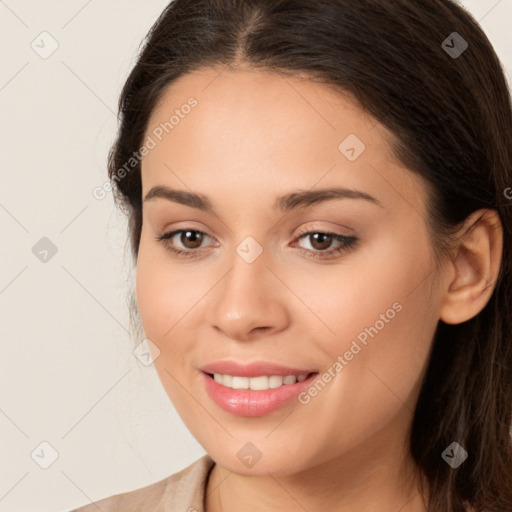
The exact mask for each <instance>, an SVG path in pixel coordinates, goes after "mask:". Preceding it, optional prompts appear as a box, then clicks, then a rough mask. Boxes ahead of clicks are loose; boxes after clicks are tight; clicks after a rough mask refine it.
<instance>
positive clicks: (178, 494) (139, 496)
mask: <svg viewBox="0 0 512 512" xmlns="http://www.w3.org/2000/svg"><path fill="white" fill-rule="evenodd" d="M214 465H215V461H214V460H213V459H212V458H211V457H210V456H209V455H208V454H206V455H203V456H202V457H201V458H200V459H198V460H196V461H195V462H193V463H192V464H190V466H187V467H186V468H185V469H182V470H181V471H179V472H178V473H174V474H173V475H171V476H168V477H167V478H164V479H163V480H160V481H159V482H155V483H153V484H150V485H148V486H146V487H142V488H140V489H136V490H135V491H130V492H125V493H122V494H116V495H114V496H110V497H109V498H104V499H102V500H100V501H96V502H93V503H91V504H89V505H86V506H84V507H81V508H77V509H74V510H72V511H71V512H98V511H99V510H101V511H102V512H204V507H205V495H206V486H207V483H208V477H209V475H210V471H211V469H212V468H213V466H214Z"/></svg>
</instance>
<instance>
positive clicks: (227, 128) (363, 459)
mask: <svg viewBox="0 0 512 512" xmlns="http://www.w3.org/2000/svg"><path fill="white" fill-rule="evenodd" d="M191 96H193V97H194V98H196V99H197V101H198V104H197V106H196V107H195V108H194V109H192V111H191V112H190V113H189V114H188V115H187V116H184V118H183V119H180V122H179V124H178V125H176V126H175V127H174V129H173V130H172V131H170V132H169V134H168V135H166V136H165V137H163V139H162V141H160V142H159V143H158V144H157V146H156V147H155V148H154V149H152V150H151V151H150V152H149V153H148V154H147V156H145V157H144V159H143V161H142V185H143V197H145V195H146V194H147V192H148V191H149V190H150V189H151V188H152V187H154V186H157V185H166V186H168V187H171V188H177V189H182V190H187V191H194V192H196V193H199V194H202V195H204V196H207V197H208V198H209V199H210V201H211V202H212V204H213V207H214V210H215V213H209V212H203V211H200V210H198V209H195V208H192V207H190V206H185V205H181V204H178V203H174V202H171V201H169V200H167V199H162V198H157V199H153V200H151V201H147V202H145V203H144V205H143V227H142V233H141V241H140V249H139V254H138V262H137V299H138V305H139V311H140V316H141V320H142V323H143V326H144V331H145V334H146V336H147V338H149V339H150V340H151V341H152V342H153V343H154V344H155V346H157V347H158V349H159V351H160V353H159V354H156V351H154V355H155V357H156V356H158V357H156V359H155V362H154V364H155V367H156V369H157V372H158V375H159V378H160V380H161V382H162V385H163V386H164V388H165V390H166V392H167V394H168V396H169V398H170V399H171V401H172V402H173V404H174V406H175V408H176V410H177V411H178V413H179V415H180V417H181V418H182V420H183V421H184V423H185V424H186V425H187V427H188V428H189V429H190V431H191V433H192V434H193V435H194V436H195V438H196V439H197V440H198V441H199V443H201V445H202V446H203V447H204V449H205V450H206V451H207V452H208V453H209V454H210V455H211V456H212V458H213V459H214V460H215V461H216V465H215V466H214V468H213V470H212V473H211V476H210V479H209V482H208V488H207V498H206V510H207V511H208V512H217V511H223V512H231V511H233V512H234V511H238V510H244V511H254V512H256V511H269V510H287V511H299V510H300V511H303V510H310V511H313V510H337V511H341V512H345V511H351V512H354V511H379V512H385V511H393V512H396V511H397V510H401V511H403V512H405V511H424V510H426V508H425V506H424V505H423V502H422V499H421V496H420V494H419V490H418V478H417V475H416V473H415V467H414V464H413V463H412V459H411V458H410V455H409V451H408V431H409V427H410V423H411V420H412V416H413V410H414V407H415V404H416V401H417V397H418V393H419V390H420V382H421V378H422V376H423V373H424V371H425V369H426V365H427V362H428V354H429V350H430V348H431V344H432V340H433V335H434V332H435V328H436V326H437V323H438V321H439V319H443V320H444V321H446V322H447V323H459V322H463V321H465V320H467V319H469V318H471V317H473V316H474V315H476V314H477V313H478V312H479V311H480V310H481V309H482V308H483V307H484V306H485V304H486V303H487V301H488V300H489V298H490V296H491V294H492V291H493V283H494V282H495V279H496V277H497V272H498V269H499V264H500V257H501V250H502V234H501V233H502V230H501V225H500V223H499V218H498V217H497V215H495V214H494V212H492V211H487V212H485V213H486V215H484V217H483V218H482V220H481V221H480V223H479V224H478V225H477V226H476V228H475V229H474V230H473V232H472V235H471V237H469V238H468V239H467V240H466V239H465V238H461V240H460V242H458V245H456V246H454V250H453V253H452V257H451V258H450V259H449V260H447V261H446V262H445V263H444V264H443V265H442V266H441V267H440V268H436V266H435V263H434V259H433V249H432V247H431V245H430V239H429V235H428V232H427V225H426V207H427V204H428V197H427V189H426V184H425V182H424V181H423V180H422V178H420V177H419V176H417V175H416V174H414V173H412V172H411V171H410V170H408V169H406V168H404V167H403V166H401V165H400V164H399V163H398V162H397V161H396V160H395V159H394V158H393V155H392V153H391V149H390V145H389V141H390V140H391V137H392V135H391V134H390V133H389V132H388V131H387V130H386V129H385V128H384V127H383V126H382V125H380V124H378V123H377V122H376V120H375V119H373V118H371V117H370V116H369V114H367V113H365V112H364V111H363V110H361V109H360V108H359V107H358V105H357V104H356V103H355V102H354V101H353V100H352V99H351V97H350V96H348V95H346V94H342V93H340V92H336V91H334V90H333V89H331V88H329V87H328V86H326V85H325V84H320V83H315V82H313V81H310V80H307V79H304V77H302V79H301V78H299V77H297V76H296V77H291V76H287V75H280V74H277V73H271V72H264V71H261V70H258V71H253V70H250V69H248V68H238V69H236V70H235V69H231V70H222V72H221V70H220V69H213V68H212V69H210V68H208V69H202V70H200V71H196V72H194V73H191V74H188V75H185V76H182V77H180V79H178V80H177V81H176V82H174V83H173V84H172V85H171V86H170V87H169V88H168V89H167V90H166V93H165V96H164V97H163V99H162V101H161V102H160V103H159V105H158V106H157V108H156V109H155V110H154V111H153V113H152V116H151V119H150V122H149V124H148V130H147V134H148V135H150V134H151V130H153V129H154V128H155V127H156V126H158V125H159V124H160V123H161V122H165V121H167V120H168V119H169V117H170V115H172V113H173V111H174V110H175V109H176V108H180V106H182V105H183V104H185V103H186V102H187V99H188V98H189V97H191ZM349 134H356V135H357V137H358V138H359V139H360V140H361V141H363V142H364V144H365V145H366V150H365V151H364V152H363V153H362V154H361V155H360V156H359V157H358V158H357V159H356V160H355V161H349V160H348V159H347V158H346V157H345V156H344V155H343V154H342V153H341V152H340V151H339V149H338V146H339V145H340V143H341V142H342V141H343V140H344V139H345V138H346V137H347V136H348V135H349ZM330 186H344V187H348V188H356V189H359V190H361V191H364V192H366V193H368V194H370V195H372V196H373V197H375V198H376V199H378V201H379V202H380V203H381V205H382V206H379V205H377V204H374V203H372V202H369V201H365V200H361V199H336V200H330V201H325V202H321V203H317V204H315V205H314V206H310V207H307V208H302V209H297V210H296V211H291V212H288V213H287V214H283V213H276V212H275V211H274V210H273V209H272V204H273V202H274V200H275V198H276V197H277V196H279V195H282V194H286V193H289V192H292V191H296V190H299V189H300V190H310V189H319V188H324V187H325V188H327V187H330ZM478 213H479V214H480V215H481V214H482V213H483V212H482V211H480V212H478ZM477 217H478V215H476V214H475V215H473V216H472V217H471V218H470V219H469V220H468V224H467V225H469V222H471V221H474V220H476V218H477ZM176 229H185V230H188V229H194V230H198V231H202V232H204V233H206V235H205V236H204V239H203V241H202V243H201V242H199V245H200V248H199V249H194V247H197V244H196V245H194V243H193V241H190V239H188V238H185V237H184V236H180V234H178V235H176V236H175V237H174V238H173V239H172V241H173V243H174V244H175V246H178V247H179V248H180V249H182V250H185V251H186V250H187V249H189V250H190V251H194V250H195V251H197V252H198V253H201V251H202V253H201V255H198V256H195V257H191V258H183V257H181V258H180V257H179V256H176V255H174V254H173V253H172V252H171V251H170V249H169V248H166V246H165V245H164V244H163V243H162V242H158V241H157V240H156V237H157V236H159V235H162V234H163V233H167V232H170V231H172V230H176ZM301 229H302V230H303V231H312V232H313V233H315V232H320V233H322V232H326V231H327V232H329V231H332V232H336V233H337V234H341V235H346V236H350V235H354V236H356V237H357V238H358V239H359V242H358V244H357V245H356V247H355V248H353V249H349V250H346V251H344V252H340V253H335V254H332V255H331V256H330V257H327V258H325V259H320V258H312V257H308V254H310V255H311V254H313V253H316V254H320V255H321V253H322V245H321V244H320V243H318V242H316V243H315V239H314V238H313V237H312V236H306V237H303V238H302V239H301V240H300V239H298V236H297V234H298V233H299V230H301ZM463 230H464V228H463V229H461V232H462V231H463ZM248 236H251V237H253V238H254V239H255V240H256V241H257V242H258V243H259V245H260V246H261V248H262V249H263V252H262V254H261V255H260V256H259V257H258V258H257V259H256V260H255V261H254V262H252V263H250V264H249V263H247V262H246V261H245V260H244V259H242V258H241V257H240V256H239V255H238V254H237V252H236V248H237V247H238V245H239V244H240V243H241V242H242V241H243V240H244V239H245V238H246V237H248ZM329 240H331V243H330V244H329ZM339 246H340V244H339V243H338V242H336V240H335V239H328V240H327V242H326V243H325V244H324V247H326V249H325V248H324V249H323V250H324V252H325V250H329V249H332V248H337V247H339ZM308 251H309V253H308ZM394 303H399V304H400V305H401V307H402V309H401V310H400V312H397V313H396V315H395V316H394V318H393V319H392V320H389V321H388V322H386V323H385V326H384V327H383V328H382V329H381V330H379V332H378V334H377V335H375V336H374V337H373V338H371V337H369V338H368V342H367V345H366V346H363V345H361V344H360V345H361V346H362V349H361V350H360V351H359V352H358V353H357V355H355V356H354V357H353V359H352V360H351V361H349V362H348V364H347V365H346V366H344V368H343V370H342V371H341V372H339V373H338V374H337V375H336V377H335V378H333V379H332V380H331V382H330V383H328V384H327V385H326V386H325V388H324V389H323V390H322V391H321V392H319V393H318V394H317V396H315V397H313V398H311V400H310V402H309V403H307V404H304V405H303V404H300V403H298V402H295V401H294V402H293V403H292V404H290V405H287V406H286V407H283V408H281V409H278V410H277V411H275V412H273V413H271V414H268V415H265V416H259V417H238V416H235V415H232V414H230V413H228V412H226V411H223V410H222V409H220V408H219V407H218V406H217V405H216V404H215V403H214V402H213V401H212V400H211V399H210V398H209V396H208V395H207V393H206V390H205V389H204V387H203V386H202V384H201V379H200V378H199V377H200V372H199V368H200V367H202V366H203V365H205V364H207V363H209V362H212V361H215V360H219V359H234V360H238V361H243V362H251V361H254V360H260V359H263V360H269V361H272V362H276V363H282V364H285V365H289V366H294V367H298V368H308V369H309V368H311V369H315V370H318V371H320V373H322V372H324V371H326V370H327V369H328V368H329V367H332V366H333V363H334V362H335V361H336V358H337V356H338V355H343V354H344V353H345V352H346V351H347V350H349V348H350V346H351V343H352V341H353V340H356V339H357V336H358V334H360V333H361V332H362V331H364V329H365V328H369V327H370V326H374V325H375V324H376V322H377V320H379V319H380V318H381V316H380V315H381V314H385V313H386V311H387V310H389V309H390V308H392V305H393V304H394ZM247 442H251V443H253V444H254V445H255V446H256V447H257V449H258V450H259V452H261V459H260V460H259V461H258V462H257V463H256V464H255V465H254V466H252V467H250V468H249V467H247V466H246V465H244V464H243V463H242V462H241V461H240V460H239V458H238V457H237V452H238V451H239V450H240V449H241V448H242V447H243V446H244V445H245V444H246V443H247ZM439 463H440V464H442V463H444V462H443V461H442V459H441V458H440V462H439ZM424 498H426V497H424Z"/></svg>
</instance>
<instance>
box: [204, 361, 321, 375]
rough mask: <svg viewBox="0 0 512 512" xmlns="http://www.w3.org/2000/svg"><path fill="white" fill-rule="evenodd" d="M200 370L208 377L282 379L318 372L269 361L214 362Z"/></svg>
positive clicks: (312, 369)
mask: <svg viewBox="0 0 512 512" xmlns="http://www.w3.org/2000/svg"><path fill="white" fill-rule="evenodd" d="M200 370H201V371H202V372H204V373H207V374H210V375H213V374H214V373H221V374H223V375H233V376H238V377H260V376H263V375H266V376H271V375H281V376H283V377H286V376H287V375H295V377H298V376H299V375H304V374H306V375H307V374H310V373H316V372H318V370H316V369H314V368H296V367H290V366H284V365H281V364H277V363H272V362H269V361H254V362H252V363H248V364H241V363H237V362H235V361H216V362H213V363H210V364H207V365H205V366H203V367H202V368H200Z"/></svg>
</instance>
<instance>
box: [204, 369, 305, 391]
mask: <svg viewBox="0 0 512 512" xmlns="http://www.w3.org/2000/svg"><path fill="white" fill-rule="evenodd" d="M307 376H308V374H307V373H304V374H303V375H299V376H298V377H295V375H287V376H286V377H282V376H281V375H271V376H270V377H267V376H265V375H262V376H260V377H237V376H235V375H223V374H220V373H214V374H213V378H214V380H215V382H218V383H219V384H222V385H223V386H226V387H228V388H233V389H251V390H253V391H264V390H267V389H275V388H279V387H281V386H283V385H285V386H287V385H290V384H295V383H296V382H297V381H298V382H302V381H303V380H304V379H305V378H306V377H307Z"/></svg>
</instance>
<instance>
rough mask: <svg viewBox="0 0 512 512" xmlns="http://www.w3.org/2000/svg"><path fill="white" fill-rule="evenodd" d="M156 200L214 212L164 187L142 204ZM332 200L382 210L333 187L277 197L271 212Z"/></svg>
mask: <svg viewBox="0 0 512 512" xmlns="http://www.w3.org/2000/svg"><path fill="white" fill-rule="evenodd" d="M157 198H161V199H167V200H168V201H173V202H175V203H179V204H183V205H185V206H190V207H191V208H197V209H199V210H202V211H205V212H213V211H214V210H213V206H212V203H211V202H210V200H209V199H208V198H207V197H206V196H204V195H201V194H196V193H194V192H188V191H185V190H176V189H171V188H169V187H166V186H164V185H158V186H156V187H153V188H152V189H151V190H150V191H149V192H148V193H147V194H146V197H145V198H144V202H146V201H152V200H153V199H157ZM334 199H363V200H365V201H368V202H371V203H373V204H376V205H377V206H379V207H381V208H384V205H383V204H382V203H381V202H380V201H379V200H378V199H376V198H375V197H373V196H371V195H370V194H367V193H366V192H363V191H361V190H357V189H349V188H343V187H334V188H324V189H317V190H297V191H295V192H291V193H288V194H285V195H283V196H279V197H277V198H276V200H275V202H274V205H273V210H274V211H275V212H283V213H284V212H289V211H291V210H296V209H299V208H307V207H308V206H313V205H315V204H318V203H323V202H325V201H332V200H334Z"/></svg>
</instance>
